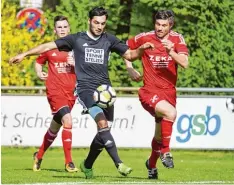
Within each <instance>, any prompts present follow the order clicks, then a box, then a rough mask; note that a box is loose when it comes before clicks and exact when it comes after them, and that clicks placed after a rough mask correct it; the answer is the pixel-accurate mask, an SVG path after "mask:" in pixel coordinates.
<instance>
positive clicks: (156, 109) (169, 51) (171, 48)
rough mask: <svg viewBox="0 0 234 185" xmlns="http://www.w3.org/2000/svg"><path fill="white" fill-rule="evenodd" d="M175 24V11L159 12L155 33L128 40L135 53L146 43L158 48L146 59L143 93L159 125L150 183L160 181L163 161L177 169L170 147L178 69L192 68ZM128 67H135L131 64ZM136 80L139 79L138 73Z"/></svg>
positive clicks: (149, 162) (149, 163)
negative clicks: (159, 172)
mask: <svg viewBox="0 0 234 185" xmlns="http://www.w3.org/2000/svg"><path fill="white" fill-rule="evenodd" d="M173 24H174V14H173V12H172V11H170V10H162V11H158V12H157V13H156V15H155V30H154V31H151V32H148V33H141V34H139V35H137V36H135V37H134V38H132V39H129V40H128V45H129V47H130V48H131V49H134V48H137V47H139V46H140V45H142V44H144V43H145V42H151V43H153V44H154V46H155V49H154V50H150V49H148V50H145V51H144V53H143V55H142V58H141V59H142V63H143V81H144V86H143V87H141V88H140V90H139V99H140V101H141V104H142V106H143V107H144V109H146V110H147V111H148V112H149V113H150V114H151V115H152V116H154V117H155V122H156V127H155V128H156V129H155V135H154V137H153V140H152V152H151V156H150V158H149V159H148V160H147V161H146V167H147V169H148V178H149V179H157V178H158V171H157V167H156V162H157V160H158V158H159V157H160V159H161V161H162V163H163V165H164V166H165V167H167V168H173V167H174V163H173V158H172V154H171V153H170V147H169V144H170V139H171V135H172V125H173V123H174V121H175V119H176V108H175V107H176V89H175V86H176V81H177V66H178V64H179V65H180V66H181V67H183V68H187V67H188V49H187V46H186V44H185V41H184V39H183V36H182V35H181V34H178V33H176V32H174V31H172V30H171V28H172V27H173ZM126 63H127V64H128V65H129V66H131V64H130V63H129V62H128V61H126ZM132 76H133V74H132ZM134 78H135V79H138V78H139V76H138V77H137V73H135V77H134ZM132 79H133V77H132Z"/></svg>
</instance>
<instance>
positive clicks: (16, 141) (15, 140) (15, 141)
mask: <svg viewBox="0 0 234 185" xmlns="http://www.w3.org/2000/svg"><path fill="white" fill-rule="evenodd" d="M22 142H23V140H22V137H21V136H20V135H19V134H15V135H13V136H12V137H11V145H12V146H19V145H21V144H22Z"/></svg>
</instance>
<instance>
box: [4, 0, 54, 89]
mask: <svg viewBox="0 0 234 185" xmlns="http://www.w3.org/2000/svg"><path fill="white" fill-rule="evenodd" d="M1 8H2V10H1V11H2V33H1V34H2V40H1V45H2V51H1V52H2V55H1V57H2V62H1V68H2V80H1V85H2V86H10V85H11V86H13V85H15V86H33V85H40V84H43V83H42V82H41V81H39V80H38V78H37V77H36V75H35V72H34V60H35V57H28V58H26V59H25V60H24V61H23V62H22V63H21V64H18V65H14V66H10V65H9V64H8V60H9V58H10V57H12V56H15V55H16V54H18V53H20V52H24V51H26V50H28V49H30V48H32V47H34V46H36V45H37V44H39V43H42V42H46V41H47V40H50V38H49V37H50V36H48V35H45V36H41V35H40V33H39V32H38V31H34V32H32V33H29V32H28V31H27V30H26V29H18V28H16V14H17V12H18V11H19V9H18V5H17V4H16V3H14V2H9V1H6V0H2V2H1Z"/></svg>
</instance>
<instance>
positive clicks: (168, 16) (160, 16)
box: [154, 10, 174, 26]
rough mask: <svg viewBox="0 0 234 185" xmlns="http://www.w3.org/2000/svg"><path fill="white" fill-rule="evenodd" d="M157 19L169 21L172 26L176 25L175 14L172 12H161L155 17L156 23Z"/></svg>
mask: <svg viewBox="0 0 234 185" xmlns="http://www.w3.org/2000/svg"><path fill="white" fill-rule="evenodd" d="M157 19H163V20H168V21H169V23H170V25H172V26H173V25H174V12H173V11H172V10H159V11H157V12H156V14H155V16H154V22H155V21H156V20H157Z"/></svg>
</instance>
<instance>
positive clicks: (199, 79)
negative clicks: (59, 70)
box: [1, 0, 234, 87]
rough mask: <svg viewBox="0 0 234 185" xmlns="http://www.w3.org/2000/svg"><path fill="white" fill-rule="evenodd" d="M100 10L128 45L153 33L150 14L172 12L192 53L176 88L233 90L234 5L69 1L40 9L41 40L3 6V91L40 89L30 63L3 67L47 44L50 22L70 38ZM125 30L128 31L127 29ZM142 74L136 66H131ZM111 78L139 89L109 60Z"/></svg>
mask: <svg viewBox="0 0 234 185" xmlns="http://www.w3.org/2000/svg"><path fill="white" fill-rule="evenodd" d="M94 6H104V7H105V8H106V9H108V11H109V19H108V23H107V31H108V32H111V33H113V34H116V35H117V37H118V38H120V39H121V40H124V41H125V40H126V39H127V38H128V37H132V36H133V35H136V34H138V33H140V32H147V31H150V30H152V29H154V25H153V22H152V16H153V13H154V12H155V11H156V10H158V9H172V10H173V11H174V12H175V15H176V25H175V27H174V30H175V31H177V32H179V33H181V34H182V35H183V36H184V37H185V40H186V43H187V45H188V48H189V51H190V58H189V62H190V66H189V68H188V69H186V70H183V69H181V68H179V80H178V83H177V86H178V87H233V86H234V78H233V76H234V52H233V48H234V37H233V35H234V19H233V17H234V1H232V0H212V1H206V0H201V1H199V2H198V1H188V0H167V1H163V0H160V1H159V0H158V1H155V0H139V1H138V0H128V1H124V0H119V1H116V0H92V1H90V0H69V1H60V4H59V5H58V6H57V7H56V9H55V11H54V12H52V10H51V9H48V8H47V9H46V10H45V9H44V11H45V15H46V17H47V19H48V29H47V31H46V34H45V36H43V37H41V36H40V35H39V34H38V33H36V32H33V34H32V33H28V32H27V31H26V30H19V29H16V28H15V24H16V20H15V16H16V12H17V11H18V9H17V6H16V5H12V4H10V2H9V1H5V0H3V1H2V82H1V83H2V85H25V86H31V85H38V84H41V82H40V81H39V80H38V79H37V78H36V76H35V73H34V70H33V67H32V60H33V58H32V57H31V58H27V59H26V60H24V62H23V63H22V64H20V65H18V66H17V67H10V66H9V65H8V64H7V60H8V58H9V56H13V55H15V54H16V53H19V52H21V51H25V50H27V49H29V48H31V47H33V46H36V45H38V44H40V43H43V42H46V41H51V40H53V39H54V36H53V18H54V16H56V15H59V14H63V15H65V16H67V17H68V18H69V20H70V24H71V28H72V33H75V32H77V31H85V30H87V20H88V11H89V10H90V9H91V8H92V7H94ZM128 26H129V27H128ZM133 65H134V66H135V68H136V69H138V70H139V71H141V72H142V66H141V62H140V61H136V62H134V63H133ZM109 69H110V70H109V75H110V78H111V80H112V84H113V86H117V87H118V86H141V85H142V82H140V83H136V82H133V81H131V80H130V79H129V77H128V74H127V71H126V69H125V64H124V62H123V60H122V59H121V57H119V56H117V55H116V54H112V56H111V62H110V66H109Z"/></svg>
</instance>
